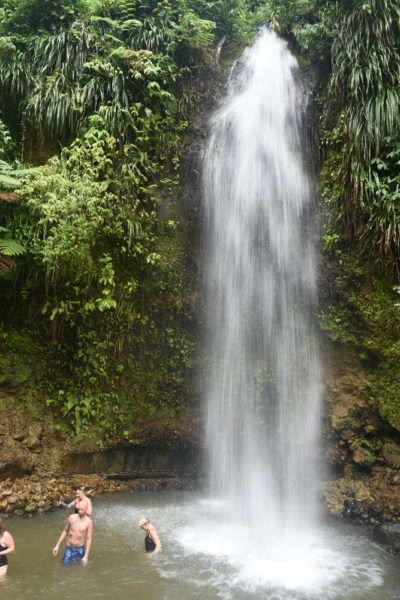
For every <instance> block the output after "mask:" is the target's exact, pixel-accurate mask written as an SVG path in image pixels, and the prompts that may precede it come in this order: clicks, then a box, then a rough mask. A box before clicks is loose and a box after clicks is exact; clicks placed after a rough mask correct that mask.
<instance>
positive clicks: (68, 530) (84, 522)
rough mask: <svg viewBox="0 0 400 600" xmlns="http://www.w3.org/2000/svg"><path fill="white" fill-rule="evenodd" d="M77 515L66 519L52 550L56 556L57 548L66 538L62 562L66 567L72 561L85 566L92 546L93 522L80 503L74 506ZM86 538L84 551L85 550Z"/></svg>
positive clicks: (83, 505)
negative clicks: (80, 562)
mask: <svg viewBox="0 0 400 600" xmlns="http://www.w3.org/2000/svg"><path fill="white" fill-rule="evenodd" d="M76 508H77V510H78V514H73V515H70V516H69V517H68V520H67V524H66V526H65V527H64V529H63V530H62V533H61V535H60V537H59V540H58V542H57V544H56V545H55V546H54V548H53V554H54V556H56V554H57V552H58V548H59V546H60V544H61V542H62V541H63V539H64V538H65V536H66V535H68V537H67V546H66V548H65V552H64V556H63V559H62V562H63V564H64V565H68V564H69V563H71V562H72V561H75V562H79V561H82V563H84V564H86V563H87V561H88V558H89V552H90V546H91V545H92V531H93V522H92V519H90V517H88V516H87V514H86V505H85V504H84V503H83V502H80V503H78V504H77V506H76ZM85 537H86V549H85V546H84V544H85Z"/></svg>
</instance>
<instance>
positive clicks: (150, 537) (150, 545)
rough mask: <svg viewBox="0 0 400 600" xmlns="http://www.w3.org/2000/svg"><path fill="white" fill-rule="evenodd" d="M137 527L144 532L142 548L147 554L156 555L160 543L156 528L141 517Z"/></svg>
mask: <svg viewBox="0 0 400 600" xmlns="http://www.w3.org/2000/svg"><path fill="white" fill-rule="evenodd" d="M138 525H139V527H140V528H141V529H143V531H145V532H146V537H145V538H144V546H145V549H146V552H148V553H149V554H157V552H159V551H160V550H161V542H160V538H159V537H158V533H157V530H156V528H155V527H154V526H153V525H152V524H151V523H150V520H149V519H147V518H146V517H142V518H141V519H140V520H139V523H138Z"/></svg>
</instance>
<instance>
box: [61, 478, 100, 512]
mask: <svg viewBox="0 0 400 600" xmlns="http://www.w3.org/2000/svg"><path fill="white" fill-rule="evenodd" d="M82 502H83V504H84V505H85V509H86V514H87V516H88V517H91V516H92V502H91V500H90V498H88V497H87V496H86V488H85V487H84V486H83V485H79V486H78V487H77V488H76V491H75V498H74V499H73V500H72V502H70V503H69V504H66V503H65V502H64V501H63V500H62V498H61V499H60V503H59V504H60V506H64V507H65V508H72V507H74V509H75V513H78V504H80V503H82Z"/></svg>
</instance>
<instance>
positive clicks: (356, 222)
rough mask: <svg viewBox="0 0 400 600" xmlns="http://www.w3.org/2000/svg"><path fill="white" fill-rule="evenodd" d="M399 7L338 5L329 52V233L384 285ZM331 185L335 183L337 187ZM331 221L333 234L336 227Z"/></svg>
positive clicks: (398, 252)
mask: <svg viewBox="0 0 400 600" xmlns="http://www.w3.org/2000/svg"><path fill="white" fill-rule="evenodd" d="M399 40H400V7H399V6H398V3H397V2H393V1H391V0H370V1H368V2H361V1H352V2H350V3H341V4H340V5H339V7H338V11H337V36H336V37H335V41H334V43H333V46H332V57H333V60H332V77H331V93H332V101H331V102H332V104H331V105H330V107H329V105H328V107H329V108H328V111H329V112H330V113H331V114H332V112H333V111H332V106H333V105H334V103H336V105H337V97H338V95H339V97H340V99H341V101H342V105H341V107H340V108H341V112H340V115H339V116H338V115H337V114H336V119H337V123H338V125H337V126H336V130H338V128H339V127H340V132H341V139H340V142H339V143H338V140H337V138H336V140H335V141H332V143H328V146H329V147H330V150H329V154H328V160H330V161H331V162H332V153H333V154H335V166H334V168H333V169H332V170H331V177H330V183H329V178H327V179H326V181H328V187H329V186H330V187H331V188H332V189H331V192H332V194H331V204H332V206H331V208H332V209H333V212H332V213H331V214H332V216H333V221H331V225H333V231H334V232H335V233H337V234H340V235H341V236H342V237H343V240H345V241H346V242H347V243H350V244H354V245H355V247H356V248H358V251H359V252H361V253H362V254H363V255H364V257H365V258H366V259H368V260H372V261H373V262H374V263H375V265H376V268H377V269H378V270H379V269H381V265H382V261H384V264H385V267H384V272H385V274H386V276H387V277H388V278H389V279H397V278H398V277H399V274H400V268H399V267H400V244H399V242H400V239H399V235H398V224H399V209H400V205H399V176H398V175H399V173H398V171H399V156H398V152H397V148H398V146H399V140H400V117H399V115H400V91H399V90H400V76H399V70H398V62H399V57H400V42H399ZM335 180H336V183H335ZM333 188H335V189H333ZM335 220H336V225H337V228H336V231H335V224H334V221H335Z"/></svg>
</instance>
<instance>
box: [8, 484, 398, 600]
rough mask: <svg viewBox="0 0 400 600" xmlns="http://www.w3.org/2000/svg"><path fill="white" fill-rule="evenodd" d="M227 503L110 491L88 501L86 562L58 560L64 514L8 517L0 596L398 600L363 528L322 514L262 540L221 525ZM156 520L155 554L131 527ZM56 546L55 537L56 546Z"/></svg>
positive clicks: (394, 576) (387, 561)
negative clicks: (90, 524)
mask: <svg viewBox="0 0 400 600" xmlns="http://www.w3.org/2000/svg"><path fill="white" fill-rule="evenodd" d="M225 509H226V507H225V506H224V505H223V503H221V502H217V501H212V500H209V499H207V498H204V497H203V496H200V495H199V494H197V493H196V494H195V493H178V492H174V493H172V492H160V493H157V494H117V495H116V494H112V495H111V494H110V495H105V496H102V497H100V498H96V499H95V500H94V512H93V521H94V535H93V545H92V552H91V556H90V561H89V564H88V565H87V566H86V567H85V566H82V565H74V566H72V567H63V566H62V565H61V556H62V553H61V548H60V555H59V556H58V557H57V558H54V557H53V556H52V552H51V551H52V548H53V546H54V545H55V543H56V541H57V539H58V536H59V535H60V533H61V530H62V528H63V526H64V524H65V521H66V519H67V516H68V514H69V511H67V510H60V511H57V512H54V513H48V514H44V515H41V516H38V517H33V518H30V519H26V518H25V519H22V518H21V519H10V520H9V521H7V526H8V528H9V530H10V532H11V533H12V534H13V536H14V539H15V542H16V552H15V553H14V554H13V555H10V557H9V564H10V567H9V571H8V576H7V578H6V579H5V580H4V581H1V582H0V598H4V599H7V600H27V599H31V598H40V599H41V600H50V599H51V600H55V599H57V600H69V599H72V598H74V599H76V598H84V599H85V600H95V599H104V600H125V599H127V598H136V599H143V600H152V599H156V598H157V599H162V600H173V599H174V600H175V599H177V598H179V599H181V600H186V599H188V600H189V599H192V598H193V599H202V600H203V599H204V600H211V599H216V598H223V599H232V600H255V599H260V600H261V599H262V600H267V599H268V600H322V599H324V600H325V599H326V600H344V599H346V600H395V599H396V600H397V599H398V598H399V594H400V568H399V567H400V563H399V561H397V560H393V559H392V558H390V557H389V556H388V555H387V554H386V553H385V551H384V550H383V549H382V548H381V547H379V546H378V545H377V544H375V543H374V542H373V540H372V538H371V536H370V534H369V533H368V532H366V531H364V530H362V529H359V528H356V527H354V526H351V525H349V524H347V523H344V522H342V521H339V520H336V519H335V520H333V519H328V520H326V521H325V523H324V524H323V525H322V526H321V529H320V531H319V533H318V534H316V533H315V534H308V533H307V534H305V535H297V536H290V538H289V537H287V538H286V539H283V538H282V539H280V541H279V543H274V544H271V543H270V542H269V541H268V540H267V539H266V540H262V539H259V535H258V532H257V531H256V530H250V531H249V530H248V529H247V527H246V524H245V523H244V524H243V527H242V528H241V527H238V526H236V527H233V526H230V525H229V524H228V523H226V522H225V520H224V515H225V514H226V510H225ZM142 515H146V516H148V517H149V518H151V520H152V522H153V523H154V524H155V525H156V527H157V529H158V531H159V534H160V537H161V541H162V543H163V549H162V552H161V553H160V554H158V555H156V556H153V557H151V556H148V555H146V554H145V552H144V546H143V532H142V531H141V530H139V528H138V527H137V521H138V519H139V517H140V516H142ZM63 548H64V544H63Z"/></svg>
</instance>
